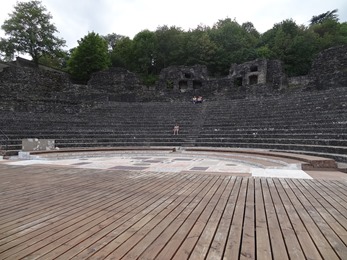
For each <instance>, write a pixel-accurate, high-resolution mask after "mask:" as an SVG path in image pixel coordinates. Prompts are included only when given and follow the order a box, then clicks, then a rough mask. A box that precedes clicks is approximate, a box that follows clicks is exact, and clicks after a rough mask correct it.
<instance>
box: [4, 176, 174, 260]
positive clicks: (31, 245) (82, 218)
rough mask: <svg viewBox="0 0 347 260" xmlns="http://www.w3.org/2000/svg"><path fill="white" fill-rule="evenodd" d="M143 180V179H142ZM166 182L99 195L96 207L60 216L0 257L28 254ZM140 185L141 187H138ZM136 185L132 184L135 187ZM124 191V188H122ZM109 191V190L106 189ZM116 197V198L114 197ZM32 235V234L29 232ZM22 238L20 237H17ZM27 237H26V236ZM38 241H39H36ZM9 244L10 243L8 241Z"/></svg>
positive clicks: (172, 183)
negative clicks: (117, 193) (149, 188)
mask: <svg viewBox="0 0 347 260" xmlns="http://www.w3.org/2000/svg"><path fill="white" fill-rule="evenodd" d="M142 181H143V180H142ZM166 182H167V179H166V180H164V179H159V180H158V181H157V182H154V183H153V182H149V183H147V186H143V184H142V185H141V181H140V182H139V189H134V190H135V192H133V191H131V190H129V194H127V193H126V192H124V197H122V196H121V197H118V196H116V197H115V196H114V194H112V193H110V194H109V195H108V198H107V200H106V197H104V196H103V197H101V198H100V199H102V201H99V202H98V203H96V204H95V205H96V207H95V206H93V207H92V208H85V207H82V212H79V215H78V217H77V216H74V215H73V216H72V217H71V219H70V220H67V219H66V218H62V219H61V221H60V222H59V224H58V225H56V227H55V228H49V227H48V228H47V229H46V230H45V232H43V233H41V232H40V233H38V234H35V235H36V236H35V237H30V238H31V239H29V240H25V243H21V244H20V245H19V246H17V247H15V248H14V249H9V250H7V251H5V252H4V253H1V254H0V257H2V256H3V255H9V254H14V253H15V252H18V251H19V250H21V251H20V252H18V253H17V254H14V256H15V257H20V256H22V255H28V254H30V253H33V252H34V251H35V250H37V249H38V248H42V247H44V246H45V245H47V244H50V243H53V242H54V241H55V240H57V239H59V238H60V237H62V236H64V234H68V233H70V232H72V231H73V230H75V229H77V230H78V228H80V227H84V228H86V225H87V223H89V222H92V221H100V219H101V218H103V217H106V216H107V215H106V214H105V210H107V212H111V213H110V214H114V213H113V212H112V207H113V208H115V209H118V210H121V209H122V208H121V207H120V206H121V205H123V207H126V206H127V203H128V202H131V201H132V200H133V199H134V198H135V199H136V198H137V197H136V196H137V194H141V192H144V191H146V189H148V187H158V186H157V185H159V187H166V186H165V183H166ZM174 184H175V182H169V184H167V185H171V186H174ZM141 186H142V189H141V188H140V187H141ZM135 187H136V186H134V188H135ZM124 191H125V190H124ZM108 192H110V191H108ZM115 198H116V199H115ZM100 202H101V203H100ZM55 224H56V223H55ZM31 235H33V234H31ZM19 239H22V238H19ZM26 239H28V237H26ZM38 241H40V243H37V242H38ZM11 242H14V243H19V242H18V240H17V241H11ZM9 244H10V243H9ZM9 244H6V246H8V247H9V246H11V245H9Z"/></svg>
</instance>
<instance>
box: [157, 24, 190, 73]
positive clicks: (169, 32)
mask: <svg viewBox="0 0 347 260" xmlns="http://www.w3.org/2000/svg"><path fill="white" fill-rule="evenodd" d="M155 35H156V42H157V44H156V70H157V71H160V70H161V69H163V68H166V67H168V66H171V65H181V64H184V58H183V52H184V35H185V32H184V31H183V30H182V29H181V28H179V27H175V26H171V27H168V26H166V25H164V26H160V27H158V28H157V30H156V31H155Z"/></svg>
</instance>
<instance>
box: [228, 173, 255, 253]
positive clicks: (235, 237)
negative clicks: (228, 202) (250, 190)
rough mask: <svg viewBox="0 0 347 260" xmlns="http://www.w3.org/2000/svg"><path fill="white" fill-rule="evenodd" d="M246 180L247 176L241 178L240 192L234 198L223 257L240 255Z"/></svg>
mask: <svg viewBox="0 0 347 260" xmlns="http://www.w3.org/2000/svg"><path fill="white" fill-rule="evenodd" d="M248 180H249V178H244V179H242V183H241V188H240V192H239V194H238V197H237V200H236V205H235V211H234V216H233V219H232V222H231V225H230V228H229V231H228V239H227V243H226V246H225V251H224V255H223V259H238V258H239V257H240V247H241V242H242V240H241V239H242V228H243V221H244V211H245V204H246V197H247V186H248Z"/></svg>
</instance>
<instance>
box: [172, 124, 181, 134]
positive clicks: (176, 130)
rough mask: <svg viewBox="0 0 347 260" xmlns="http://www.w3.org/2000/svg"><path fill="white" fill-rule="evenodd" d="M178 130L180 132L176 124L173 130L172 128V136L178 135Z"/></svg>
mask: <svg viewBox="0 0 347 260" xmlns="http://www.w3.org/2000/svg"><path fill="white" fill-rule="evenodd" d="M179 130H180V127H179V125H178V124H177V123H176V125H175V126H174V128H173V134H174V135H178V132H179Z"/></svg>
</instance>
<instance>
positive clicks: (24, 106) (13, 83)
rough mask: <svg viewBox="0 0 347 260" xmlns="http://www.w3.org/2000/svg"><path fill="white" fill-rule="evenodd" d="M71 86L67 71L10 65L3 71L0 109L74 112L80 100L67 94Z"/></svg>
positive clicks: (0, 77)
mask: <svg viewBox="0 0 347 260" xmlns="http://www.w3.org/2000/svg"><path fill="white" fill-rule="evenodd" d="M71 86H72V84H71V82H70V79H69V76H68V74H66V73H61V72H57V71H49V70H42V69H37V68H27V67H18V66H11V65H10V66H8V67H4V68H3V71H2V72H0V101H1V102H0V109H1V110H16V111H36V112H40V111H45V112H50V111H54V112H63V113H65V112H73V111H76V110H78V109H77V107H76V106H77V105H78V104H79V103H80V100H79V98H78V97H76V99H75V100H73V99H72V98H71V97H70V95H69V94H68V93H67V92H68V91H69V89H70V87H71ZM64 93H65V94H64ZM59 96H60V97H59Z"/></svg>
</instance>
